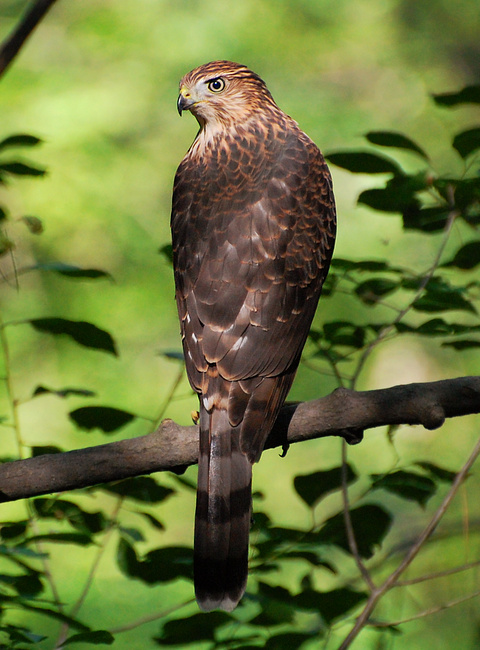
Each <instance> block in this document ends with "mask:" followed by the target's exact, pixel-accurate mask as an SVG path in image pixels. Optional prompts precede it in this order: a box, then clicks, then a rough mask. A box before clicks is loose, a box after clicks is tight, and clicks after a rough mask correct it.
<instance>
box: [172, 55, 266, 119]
mask: <svg viewBox="0 0 480 650" xmlns="http://www.w3.org/2000/svg"><path fill="white" fill-rule="evenodd" d="M268 105H270V106H275V102H274V101H273V98H272V96H271V95H270V93H269V91H268V89H267V87H266V85H265V83H264V82H263V81H262V79H260V77H259V76H258V75H257V74H255V73H254V72H252V71H251V70H249V69H248V68H247V67H246V66H244V65H240V64H239V63H232V62H231V61H212V62H210V63H206V64H205V65H202V66H200V67H199V68H195V70H192V71H191V72H189V73H188V74H186V75H185V76H184V77H183V79H182V80H181V82H180V94H179V96H178V101H177V108H178V112H179V113H180V115H181V114H182V111H190V112H191V113H193V115H195V117H196V118H197V120H198V122H199V123H200V125H201V126H202V127H203V126H205V125H216V126H228V125H229V124H238V123H240V122H242V121H245V120H247V119H248V118H249V117H250V116H251V115H252V113H258V112H259V111H262V110H265V108H266V107H267V106H268Z"/></svg>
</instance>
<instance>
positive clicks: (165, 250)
mask: <svg viewBox="0 0 480 650" xmlns="http://www.w3.org/2000/svg"><path fill="white" fill-rule="evenodd" d="M158 252H159V253H160V255H163V256H164V257H165V259H166V260H167V261H168V262H170V264H172V263H173V248H172V245H171V244H165V245H164V246H161V247H160V248H159V249H158Z"/></svg>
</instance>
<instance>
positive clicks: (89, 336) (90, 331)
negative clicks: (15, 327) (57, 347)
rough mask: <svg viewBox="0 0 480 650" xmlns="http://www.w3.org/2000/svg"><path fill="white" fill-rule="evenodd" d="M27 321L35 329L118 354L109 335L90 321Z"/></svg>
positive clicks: (46, 319) (56, 319) (45, 319)
mask: <svg viewBox="0 0 480 650" xmlns="http://www.w3.org/2000/svg"><path fill="white" fill-rule="evenodd" d="M29 322H30V324H31V325H32V326H33V327H34V328H35V329H36V330H39V331H41V332H48V333H49V334H53V335H55V336H57V335H59V334H65V335H66V336H70V337H71V338H72V339H73V340H74V341H76V342H77V343H79V344H80V345H83V346H85V347H87V348H93V349H95V350H103V351H104V352H109V353H110V354H114V355H116V356H118V355H117V350H116V348H115V342H114V340H113V338H112V337H111V335H110V334H109V333H108V332H107V331H105V330H101V329H99V328H98V327H97V326H96V325H92V323H87V322H85V321H74V320H66V319H65V318H34V319H32V320H30V321H29Z"/></svg>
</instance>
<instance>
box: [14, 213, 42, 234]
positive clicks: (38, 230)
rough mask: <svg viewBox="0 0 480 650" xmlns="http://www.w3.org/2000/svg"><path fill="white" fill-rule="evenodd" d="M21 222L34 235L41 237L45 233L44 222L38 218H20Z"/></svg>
mask: <svg viewBox="0 0 480 650" xmlns="http://www.w3.org/2000/svg"><path fill="white" fill-rule="evenodd" d="M20 220H21V221H23V223H24V224H25V225H26V226H27V228H28V230H29V231H30V232H31V233H32V235H41V234H42V232H43V223H42V220H41V219H39V218H38V217H32V216H25V217H20Z"/></svg>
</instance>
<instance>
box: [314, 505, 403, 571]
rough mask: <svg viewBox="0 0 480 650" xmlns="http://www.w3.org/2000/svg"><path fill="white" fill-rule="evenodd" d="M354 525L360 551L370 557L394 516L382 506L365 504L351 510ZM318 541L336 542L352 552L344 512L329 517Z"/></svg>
mask: <svg viewBox="0 0 480 650" xmlns="http://www.w3.org/2000/svg"><path fill="white" fill-rule="evenodd" d="M350 517H351V520H352V526H353V530H354V533H355V539H356V540H357V546H358V552H359V553H360V555H361V557H363V558H366V559H368V558H370V557H371V556H372V555H373V553H374V551H375V547H376V546H379V545H380V544H381V543H382V541H383V539H384V537H385V535H386V534H387V533H388V531H389V529H390V526H391V525H392V516H391V515H390V514H389V513H388V512H387V511H386V510H385V509H384V508H381V507H380V506H377V505H364V506H360V507H358V508H353V509H352V510H350ZM318 541H319V542H320V543H323V544H334V545H335V546H339V547H340V548H342V549H343V550H344V551H346V552H347V553H351V551H350V546H349V544H348V539H347V534H346V531H345V519H344V515H343V512H342V513H339V514H337V515H334V516H333V517H331V518H330V519H327V521H326V522H325V524H324V526H323V528H322V529H321V530H320V532H319V533H318Z"/></svg>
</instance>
